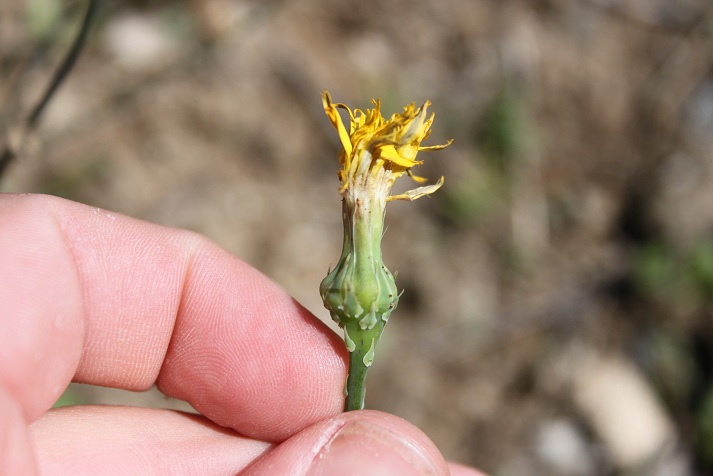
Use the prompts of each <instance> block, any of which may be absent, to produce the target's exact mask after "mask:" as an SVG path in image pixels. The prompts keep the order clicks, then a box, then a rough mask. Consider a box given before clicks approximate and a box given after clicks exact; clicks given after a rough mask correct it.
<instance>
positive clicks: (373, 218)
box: [319, 91, 451, 410]
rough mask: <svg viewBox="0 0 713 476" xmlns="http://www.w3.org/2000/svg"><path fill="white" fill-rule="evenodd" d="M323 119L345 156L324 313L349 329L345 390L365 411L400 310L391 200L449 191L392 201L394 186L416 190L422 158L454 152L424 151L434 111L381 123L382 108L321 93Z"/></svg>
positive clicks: (428, 189)
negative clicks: (392, 265) (390, 264)
mask: <svg viewBox="0 0 713 476" xmlns="http://www.w3.org/2000/svg"><path fill="white" fill-rule="evenodd" d="M322 103H323V105H324V111H325V112H326V113H327V116H328V117H329V119H330V121H332V125H334V127H335V128H336V129H337V132H338V133H339V139H340V141H341V143H342V147H343V148H342V150H341V151H340V153H339V162H340V164H341V166H342V167H341V170H340V171H339V181H340V183H341V186H340V189H339V193H340V194H341V195H342V219H343V225H344V241H343V243H342V255H341V257H340V258H339V262H338V263H337V266H336V267H335V268H334V269H332V270H330V271H329V273H328V274H327V277H325V278H324V279H323V280H322V283H321V284H320V286H319V293H320V295H321V296H322V301H323V302H324V306H325V307H326V308H327V309H328V310H329V313H330V315H331V316H332V319H334V321H335V322H337V324H339V326H340V327H341V328H342V329H344V340H345V343H346V346H347V350H348V351H349V354H350V356H349V377H348V378H347V385H346V397H347V398H346V403H345V409H346V410H358V409H361V408H363V407H364V392H365V387H364V382H365V379H366V372H367V369H368V368H369V367H370V366H371V364H372V362H373V361H374V349H375V348H376V344H377V343H378V341H379V338H380V337H381V333H382V332H383V330H384V326H385V325H386V322H387V321H388V320H389V316H390V315H391V313H392V311H393V310H394V309H395V308H396V306H397V305H398V302H399V293H398V290H397V288H396V281H395V279H394V275H393V274H392V273H391V272H390V271H389V270H388V269H387V268H386V266H385V265H384V263H383V261H382V258H381V238H382V236H383V235H384V210H385V208H386V202H388V201H389V200H415V199H417V198H419V197H422V196H424V195H428V194H431V193H433V192H435V191H436V190H438V189H439V188H440V187H441V185H443V177H441V179H440V180H439V181H438V182H437V183H435V184H433V185H427V186H423V187H418V188H416V189H414V190H411V191H409V192H406V193H402V194H400V195H389V194H390V193H391V187H392V186H393V184H394V181H395V180H396V179H397V178H399V177H400V176H402V175H403V174H408V175H409V176H411V177H412V178H413V179H414V180H416V181H417V182H424V181H425V179H423V178H421V177H416V176H415V175H413V174H412V173H411V168H412V167H414V166H416V165H419V164H420V163H421V161H418V160H416V155H417V154H418V152H419V151H421V150H438V149H443V148H444V147H447V146H448V145H450V143H451V141H449V142H448V143H447V144H444V145H436V146H431V147H422V146H421V142H422V141H423V140H424V139H426V138H427V137H428V135H429V133H430V130H431V124H432V123H433V114H431V116H430V117H428V116H427V112H426V110H427V109H428V106H429V103H428V102H426V103H425V104H424V105H423V106H421V107H419V108H416V107H415V105H414V104H409V105H408V106H406V107H405V108H404V110H403V112H402V113H400V114H398V113H397V114H394V115H393V116H391V118H390V119H389V120H385V119H384V118H383V117H381V111H380V106H381V103H380V102H379V100H378V99H377V100H375V101H373V104H374V109H367V110H366V111H361V110H359V109H356V110H354V111H353V112H352V110H351V109H349V108H348V107H347V106H345V105H344V104H335V103H333V102H332V98H331V97H330V95H329V93H328V92H326V91H324V92H323V93H322ZM340 108H341V109H344V110H346V111H347V112H348V113H349V129H348V130H347V128H346V127H345V125H344V122H342V118H341V116H340V115H339V109H340Z"/></svg>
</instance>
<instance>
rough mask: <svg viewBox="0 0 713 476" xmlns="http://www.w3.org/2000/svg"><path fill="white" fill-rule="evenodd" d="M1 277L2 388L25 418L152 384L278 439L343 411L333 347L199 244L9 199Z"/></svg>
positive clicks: (2, 202)
mask: <svg viewBox="0 0 713 476" xmlns="http://www.w3.org/2000/svg"><path fill="white" fill-rule="evenodd" d="M0 270H2V272H1V273H0V303H2V304H1V305H2V308H1V310H2V311H1V316H2V318H1V319H0V331H1V332H0V385H3V384H4V386H5V387H6V388H7V390H8V391H9V393H10V395H11V396H13V397H14V398H15V399H16V400H17V402H19V404H20V405H21V408H22V409H23V411H24V413H25V416H26V418H27V419H28V420H32V419H34V418H36V417H37V416H38V415H40V414H41V413H42V412H43V411H45V410H46V409H47V408H48V407H49V406H51V404H52V403H53V401H54V400H55V399H56V397H57V396H58V394H59V393H60V392H61V390H62V389H63V388H64V387H65V386H66V384H67V383H68V382H69V380H70V379H74V380H75V381H78V382H84V383H90V384H95V385H104V386H111V387H119V388H125V389H129V390H146V389H148V388H150V387H151V386H152V385H153V384H154V383H156V384H157V385H158V387H159V388H160V389H161V390H162V391H163V392H164V393H166V394H167V395H169V396H173V397H176V398H180V399H184V400H187V401H188V402H189V403H191V404H192V405H193V406H194V408H196V409H197V410H198V411H200V412H201V413H203V414H204V415H206V416H207V417H209V418H210V419H212V420H213V421H215V422H216V423H218V424H220V425H222V426H227V427H230V428H233V429H235V430H237V431H238V432H240V433H242V434H244V435H246V436H251V437H254V438H259V439H264V440H272V441H279V440H282V439H285V438H286V437H288V436H289V435H292V434H294V433H295V432H297V431H299V430H301V429H302V428H305V427H306V426H308V425H310V424H313V423H314V422H316V421H319V420H321V419H324V418H327V417H329V416H332V415H334V414H337V413H339V412H340V410H341V405H342V400H343V396H342V387H343V382H344V375H345V372H346V370H345V369H346V366H345V358H346V355H345V351H344V350H343V347H342V345H340V342H339V339H338V337H337V336H336V335H335V334H334V333H332V332H331V331H330V330H329V329H328V328H327V327H326V326H325V325H323V324H322V323H321V322H319V321H318V320H317V319H316V318H314V317H313V316H312V315H311V314H310V313H309V312H307V311H306V310H305V309H304V308H302V307H301V306H300V305H299V304H298V303H296V302H295V301H294V300H293V299H292V298H291V297H290V296H289V295H287V293H285V292H284V291H283V290H282V289H280V288H279V287H278V286H277V285H275V284H274V283H273V282H272V281H270V280H269V279H268V278H266V277H265V276H263V275H262V274H260V273H259V272H257V271H256V270H255V269H253V268H252V267H250V266H249V265H247V264H245V263H244V262H242V261H240V260H238V259H237V258H235V257H234V256H232V255H231V254H229V253H228V252H227V251H225V250H223V249H221V248H219V247H218V246H216V245H214V244H213V243H211V242H210V241H208V240H207V239H205V238H203V237H200V236H198V235H196V234H193V233H190V232H186V231H181V230H174V229H170V228H166V227H162V226H158V225H153V224H149V223H146V222H142V221H139V220H135V219H132V218H129V217H126V216H122V215H119V214H113V213H109V212H106V211H104V210H99V209H96V208H91V207H88V206H85V205H80V204H77V203H73V202H69V201H66V200H62V199H58V198H54V197H48V196H32V195H9V194H4V195H2V196H0ZM10 363H11V364H12V365H9V364H10Z"/></svg>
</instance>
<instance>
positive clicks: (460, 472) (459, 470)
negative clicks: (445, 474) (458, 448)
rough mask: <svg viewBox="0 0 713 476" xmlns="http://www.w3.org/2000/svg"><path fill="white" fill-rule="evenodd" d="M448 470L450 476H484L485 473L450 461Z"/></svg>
mask: <svg viewBox="0 0 713 476" xmlns="http://www.w3.org/2000/svg"><path fill="white" fill-rule="evenodd" d="M448 469H449V470H450V472H451V476H486V474H485V473H481V472H480V471H477V470H475V469H473V468H471V467H470V466H464V465H462V464H459V463H453V462H451V461H449V462H448Z"/></svg>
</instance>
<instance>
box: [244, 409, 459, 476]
mask: <svg viewBox="0 0 713 476" xmlns="http://www.w3.org/2000/svg"><path fill="white" fill-rule="evenodd" d="M244 474H246V475H250V476H255V475H263V474H294V475H299V476H303V475H304V476H328V475H340V476H351V475H363V474H369V475H376V476H378V475H382V474H383V475H394V474H398V475H405V476H408V475H434V476H438V475H443V476H445V475H448V474H449V472H448V466H447V465H446V463H445V461H444V460H443V457H442V456H441V454H440V453H439V451H438V449H437V448H436V446H435V445H434V444H433V443H432V442H431V440H429V439H428V437H427V436H426V435H425V434H424V433H423V432H422V431H421V430H419V429H418V428H416V427H415V426H413V425H412V424H410V423H408V422H407V421H406V420H403V419H401V418H398V417H396V416H393V415H389V414H387V413H382V412H377V411H370V410H362V411H355V412H348V413H343V414H341V415H338V416H336V417H333V418H331V419H329V420H325V421H322V422H320V423H317V424H316V425H313V426H311V427H309V428H307V429H305V430H303V431H301V432H300V433H297V434H296V435H294V436H292V437H291V438H290V439H288V440H287V441H285V442H283V443H282V444H281V445H280V446H278V447H277V448H275V449H274V450H273V451H271V452H269V453H266V454H264V455H263V456H262V457H261V458H260V459H258V460H257V461H256V462H255V464H253V465H252V466H251V467H250V468H248V469H247V470H246V471H245V473H244Z"/></svg>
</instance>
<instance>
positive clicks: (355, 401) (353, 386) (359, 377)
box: [344, 350, 369, 412]
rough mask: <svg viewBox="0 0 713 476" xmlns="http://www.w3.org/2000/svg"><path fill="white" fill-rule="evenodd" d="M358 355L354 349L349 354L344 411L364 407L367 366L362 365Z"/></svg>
mask: <svg viewBox="0 0 713 476" xmlns="http://www.w3.org/2000/svg"><path fill="white" fill-rule="evenodd" d="M363 358H364V356H363V355H360V353H359V352H357V351H356V350H355V351H354V352H352V353H351V354H349V375H348V376H347V389H346V399H345V400H344V411H345V412H350V411H352V410H363V409H364V396H365V395H366V372H367V371H368V370H369V367H367V366H366V365H364V363H363V362H362V359H363Z"/></svg>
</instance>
